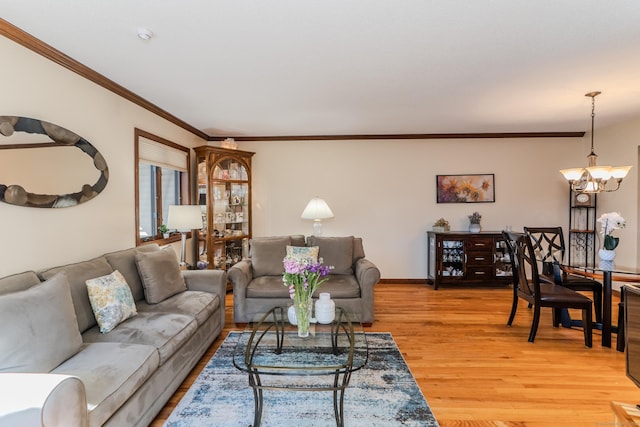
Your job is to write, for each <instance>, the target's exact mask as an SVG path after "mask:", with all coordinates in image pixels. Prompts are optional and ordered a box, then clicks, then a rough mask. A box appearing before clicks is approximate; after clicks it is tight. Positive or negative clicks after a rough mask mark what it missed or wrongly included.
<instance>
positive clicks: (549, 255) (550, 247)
mask: <svg viewBox="0 0 640 427" xmlns="http://www.w3.org/2000/svg"><path fill="white" fill-rule="evenodd" d="M524 232H525V233H527V234H528V235H529V239H530V240H531V245H532V247H533V252H534V255H535V259H536V260H537V261H538V262H539V263H540V265H541V267H542V273H543V274H547V275H553V274H554V272H553V265H554V264H556V265H557V264H561V263H562V260H563V259H564V251H565V246H564V233H563V232H562V227H524Z"/></svg>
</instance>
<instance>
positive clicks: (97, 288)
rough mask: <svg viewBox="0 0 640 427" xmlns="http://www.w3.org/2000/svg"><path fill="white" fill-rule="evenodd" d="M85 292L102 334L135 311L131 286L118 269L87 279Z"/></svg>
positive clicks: (132, 314)
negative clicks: (87, 294)
mask: <svg viewBox="0 0 640 427" xmlns="http://www.w3.org/2000/svg"><path fill="white" fill-rule="evenodd" d="M87 292H88V293H89V302H90V303H91V308H93V314H94V315H95V317H96V321H97V322H98V326H99V327H100V332H102V333H103V334H106V333H108V332H109V331H111V330H112V329H113V328H115V327H116V326H118V324H119V323H120V322H122V321H124V320H127V319H128V318H130V317H132V316H135V315H136V313H137V310H136V304H135V302H134V301H133V295H131V288H129V285H128V284H127V281H126V280H125V279H124V277H123V276H122V274H121V273H120V272H119V271H118V270H116V271H114V272H113V273H111V274H107V275H106V276H102V277H96V278H95V279H89V280H87Z"/></svg>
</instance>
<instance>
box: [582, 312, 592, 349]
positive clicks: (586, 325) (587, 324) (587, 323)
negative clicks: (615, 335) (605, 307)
mask: <svg viewBox="0 0 640 427" xmlns="http://www.w3.org/2000/svg"><path fill="white" fill-rule="evenodd" d="M591 309H592V307H591V305H590V306H589V308H588V309H584V310H582V325H583V328H582V329H583V330H584V345H585V346H587V347H591V346H592V345H593V342H592V341H593V334H592V327H593V325H592V323H591V321H592V317H591Z"/></svg>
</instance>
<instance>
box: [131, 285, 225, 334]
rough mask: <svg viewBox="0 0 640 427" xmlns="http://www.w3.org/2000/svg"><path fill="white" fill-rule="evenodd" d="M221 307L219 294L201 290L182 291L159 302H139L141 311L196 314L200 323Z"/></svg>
mask: <svg viewBox="0 0 640 427" xmlns="http://www.w3.org/2000/svg"><path fill="white" fill-rule="evenodd" d="M219 307H220V297H218V295H217V294H212V293H210V292H201V291H186V292H180V293H179V294H176V295H174V296H172V297H169V298H167V299H166V300H164V301H162V302H160V303H158V304H147V303H146V302H144V301H141V302H139V303H138V312H140V313H178V314H187V315H191V316H194V317H195V318H196V321H197V322H198V325H199V326H201V325H203V324H204V323H205V322H206V320H207V319H208V318H209V317H210V316H211V315H212V314H213V313H214V312H215V311H216V310H217V309H218V308H219Z"/></svg>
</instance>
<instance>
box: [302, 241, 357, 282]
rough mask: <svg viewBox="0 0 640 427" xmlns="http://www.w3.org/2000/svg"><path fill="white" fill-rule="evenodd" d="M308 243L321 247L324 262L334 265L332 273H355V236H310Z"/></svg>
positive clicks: (320, 253) (320, 254)
mask: <svg viewBox="0 0 640 427" xmlns="http://www.w3.org/2000/svg"><path fill="white" fill-rule="evenodd" d="M307 243H308V245H309V246H318V247H319V248H320V252H319V256H320V258H322V262H323V263H324V264H325V265H332V266H333V270H332V271H331V274H353V268H352V266H353V236H348V237H322V236H309V239H308V242H307Z"/></svg>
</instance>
